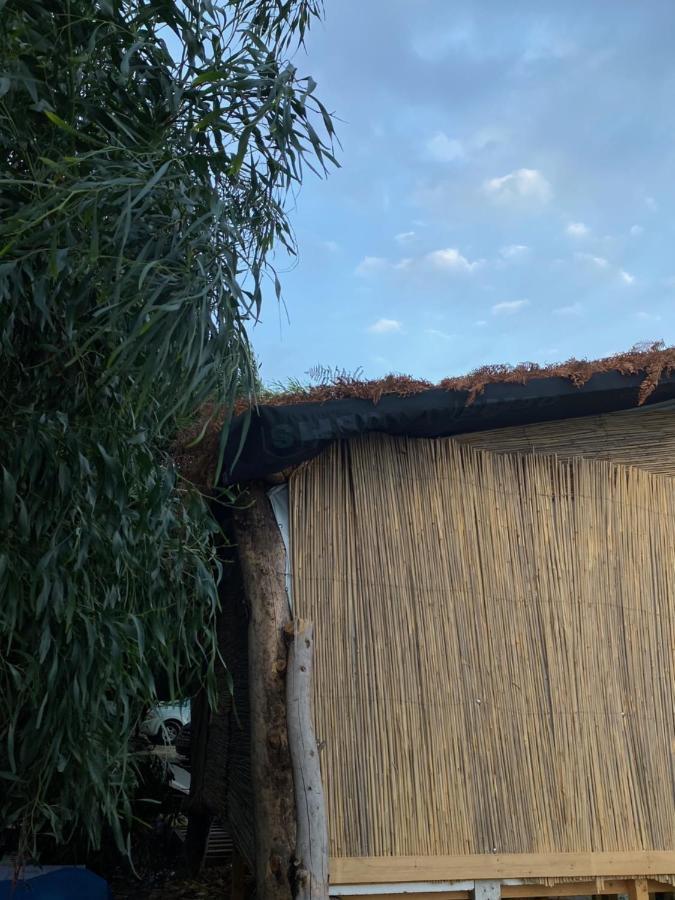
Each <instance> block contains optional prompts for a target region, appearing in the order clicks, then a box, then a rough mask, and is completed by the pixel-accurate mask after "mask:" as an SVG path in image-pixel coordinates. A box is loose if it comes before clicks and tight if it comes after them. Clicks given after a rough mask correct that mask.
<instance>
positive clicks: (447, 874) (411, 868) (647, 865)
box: [330, 850, 675, 885]
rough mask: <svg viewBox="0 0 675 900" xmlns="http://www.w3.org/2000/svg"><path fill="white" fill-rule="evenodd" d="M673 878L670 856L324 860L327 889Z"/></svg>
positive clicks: (532, 855)
mask: <svg viewBox="0 0 675 900" xmlns="http://www.w3.org/2000/svg"><path fill="white" fill-rule="evenodd" d="M639 875H643V876H654V875H675V851H672V850H643V851H630V852H628V851H626V852H616V853H509V854H502V853H488V854H474V855H467V856H426V857H425V856H360V857H359V856H355V857H334V858H333V859H331V861H330V879H331V884H332V885H340V884H395V883H398V882H401V881H461V880H463V879H481V878H568V877H580V878H588V879H592V878H597V877H600V878H602V877H605V878H630V877H635V876H639Z"/></svg>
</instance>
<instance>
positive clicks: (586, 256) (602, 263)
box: [575, 253, 609, 269]
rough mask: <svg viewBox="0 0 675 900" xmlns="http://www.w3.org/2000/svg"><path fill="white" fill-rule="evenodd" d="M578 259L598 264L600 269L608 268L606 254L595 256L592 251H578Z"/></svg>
mask: <svg viewBox="0 0 675 900" xmlns="http://www.w3.org/2000/svg"><path fill="white" fill-rule="evenodd" d="M575 256H576V258H577V259H580V260H582V262H587V263H591V264H592V265H594V266H597V267H598V269H608V268H609V261H608V260H606V259H605V257H604V256H593V254H592V253H576V254H575Z"/></svg>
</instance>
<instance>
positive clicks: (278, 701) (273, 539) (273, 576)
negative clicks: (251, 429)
mask: <svg viewBox="0 0 675 900" xmlns="http://www.w3.org/2000/svg"><path fill="white" fill-rule="evenodd" d="M242 499H243V503H246V504H247V505H246V506H245V507H243V506H242V508H239V509H237V510H236V512H235V514H234V517H233V524H234V529H235V537H236V541H237V546H238V552H239V562H240V565H241V573H242V579H243V582H244V590H245V593H246V597H247V600H248V606H249V616H250V618H249V631H248V654H249V656H248V672H249V697H250V706H251V710H250V712H251V779H252V782H253V810H254V818H255V856H256V859H255V879H256V897H257V900H288V898H289V897H290V896H291V885H290V881H289V874H290V871H291V866H292V856H293V849H294V847H295V803H294V798H293V774H292V771H291V760H290V755H289V752H288V737H287V731H286V683H285V671H286V643H285V634H284V627H285V625H286V624H287V623H288V622H289V621H290V611H289V608H288V598H287V596H286V584H285V576H284V571H285V550H284V545H283V541H282V539H281V533H280V531H279V528H278V526H277V523H276V520H275V518H274V514H273V512H272V507H271V506H270V503H269V500H268V499H267V495H266V493H265V490H264V488H263V486H262V485H251V486H249V488H248V491H247V495H246V496H245V497H244V498H242Z"/></svg>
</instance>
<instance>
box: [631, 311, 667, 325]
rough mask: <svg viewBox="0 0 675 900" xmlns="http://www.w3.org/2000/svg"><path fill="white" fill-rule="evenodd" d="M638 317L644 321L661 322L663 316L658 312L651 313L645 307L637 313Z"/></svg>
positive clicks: (636, 316)
mask: <svg viewBox="0 0 675 900" xmlns="http://www.w3.org/2000/svg"><path fill="white" fill-rule="evenodd" d="M635 318H636V319H642V321H643V322H660V321H661V316H660V315H659V314H658V313H650V312H647V311H646V310H644V309H641V310H640V311H639V312H636V313H635Z"/></svg>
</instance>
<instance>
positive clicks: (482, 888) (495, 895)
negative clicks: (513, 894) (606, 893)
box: [473, 880, 642, 900]
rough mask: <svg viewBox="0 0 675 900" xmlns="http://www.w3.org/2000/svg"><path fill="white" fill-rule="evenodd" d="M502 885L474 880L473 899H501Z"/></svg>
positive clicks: (638, 899)
mask: <svg viewBox="0 0 675 900" xmlns="http://www.w3.org/2000/svg"><path fill="white" fill-rule="evenodd" d="M501 893H502V886H501V882H500V881H488V880H485V881H474V883H473V900H500V897H501ZM630 900H642V898H633V897H631V898H630Z"/></svg>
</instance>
